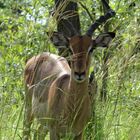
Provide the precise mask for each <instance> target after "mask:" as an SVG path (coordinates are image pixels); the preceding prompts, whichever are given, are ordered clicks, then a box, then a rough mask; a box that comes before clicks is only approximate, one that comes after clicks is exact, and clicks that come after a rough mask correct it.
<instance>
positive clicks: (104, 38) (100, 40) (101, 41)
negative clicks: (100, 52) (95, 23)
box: [95, 32, 115, 47]
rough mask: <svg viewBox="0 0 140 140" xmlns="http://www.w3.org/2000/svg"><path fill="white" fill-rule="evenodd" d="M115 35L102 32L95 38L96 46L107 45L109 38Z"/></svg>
mask: <svg viewBox="0 0 140 140" xmlns="http://www.w3.org/2000/svg"><path fill="white" fill-rule="evenodd" d="M114 37H115V33H113V32H108V33H102V34H100V35H99V36H97V38H96V39H95V44H96V46H97V47H98V46H99V47H107V46H108V44H109V43H110V42H111V40H112V39H113V38H114Z"/></svg>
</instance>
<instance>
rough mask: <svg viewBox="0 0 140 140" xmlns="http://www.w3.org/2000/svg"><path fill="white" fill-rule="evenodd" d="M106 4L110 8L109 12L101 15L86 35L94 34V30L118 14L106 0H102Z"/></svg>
mask: <svg viewBox="0 0 140 140" xmlns="http://www.w3.org/2000/svg"><path fill="white" fill-rule="evenodd" d="M102 2H103V4H104V6H105V7H106V8H107V9H108V12H107V13H106V14H105V15H104V16H101V17H100V18H99V19H97V20H96V21H95V22H94V23H93V24H92V25H91V26H90V27H89V29H88V30H87V32H86V35H88V36H92V34H93V32H94V31H95V30H96V29H97V28H98V27H99V26H100V25H102V24H103V23H104V22H106V21H107V20H108V19H110V18H112V17H114V16H115V15H116V13H115V11H113V10H112V9H111V8H110V7H109V5H108V4H107V2H106V1H105V0H102Z"/></svg>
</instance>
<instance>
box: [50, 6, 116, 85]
mask: <svg viewBox="0 0 140 140" xmlns="http://www.w3.org/2000/svg"><path fill="white" fill-rule="evenodd" d="M114 15H115V12H114V11H113V10H111V9H110V10H109V11H108V12H107V13H106V14H105V15H104V16H101V17H100V18H99V19H97V20H96V21H95V22H94V23H93V24H92V25H91V26H90V27H89V29H88V30H87V32H86V34H85V35H82V36H81V35H75V36H72V37H70V38H68V37H66V36H64V35H63V34H61V33H57V32H54V33H53V35H52V37H51V38H50V39H51V41H52V42H53V44H54V45H55V46H57V48H58V49H60V48H64V49H65V48H66V49H68V50H69V52H71V53H72V55H71V71H72V77H73V78H74V79H75V80H76V81H77V82H79V83H81V82H83V81H85V80H86V79H87V78H88V75H89V66H90V60H91V54H92V52H93V50H94V49H95V48H96V47H98V46H100V47H107V46H108V44H109V43H110V41H111V40H112V39H113V38H114V37H115V33H113V32H107V33H102V34H100V35H99V36H97V37H96V39H92V34H93V33H94V31H95V30H96V29H97V28H98V27H99V26H100V25H101V24H102V23H104V22H105V21H107V20H108V19H109V18H111V17H112V16H114ZM72 30H73V28H72Z"/></svg>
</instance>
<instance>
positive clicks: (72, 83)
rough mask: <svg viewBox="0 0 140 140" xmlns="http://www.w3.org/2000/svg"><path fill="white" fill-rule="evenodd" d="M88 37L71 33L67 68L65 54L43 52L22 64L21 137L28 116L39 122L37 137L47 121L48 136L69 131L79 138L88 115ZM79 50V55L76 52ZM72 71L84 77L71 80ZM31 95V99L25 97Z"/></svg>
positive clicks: (41, 136) (42, 133)
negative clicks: (24, 64)
mask: <svg viewBox="0 0 140 140" xmlns="http://www.w3.org/2000/svg"><path fill="white" fill-rule="evenodd" d="M90 43H91V38H90V37H88V36H82V37H73V38H72V39H71V40H70V47H71V49H72V51H73V61H72V62H71V69H70V67H69V65H68V63H67V61H66V59H65V58H63V57H60V56H56V55H53V54H50V53H43V54H41V55H38V56H36V57H33V58H31V59H30V60H28V62H27V64H26V68H25V76H24V79H25V85H26V88H27V93H26V102H27V103H26V106H25V108H26V113H25V121H24V122H25V126H24V138H25V139H26V140H27V139H28V138H29V129H30V125H28V124H29V123H31V121H32V120H31V119H29V117H30V118H33V117H36V118H38V120H39V121H40V123H41V127H39V130H38V132H39V133H40V134H38V140H41V139H44V138H45V135H46V129H45V125H46V123H47V126H48V129H49V131H50V140H59V139H60V137H61V136H63V135H65V134H67V133H71V134H72V135H73V136H74V140H82V132H83V129H84V127H85V125H86V124H87V122H88V119H89V117H90V107H91V105H90V104H91V103H90V97H89V94H88V75H89V65H90V59H91V58H90V56H89V54H88V49H89V47H90ZM79 54H80V56H78V55H79ZM74 72H77V73H81V72H85V80H84V81H82V82H78V81H76V80H75V77H74ZM29 94H30V95H31V100H28V101H27V98H28V96H29Z"/></svg>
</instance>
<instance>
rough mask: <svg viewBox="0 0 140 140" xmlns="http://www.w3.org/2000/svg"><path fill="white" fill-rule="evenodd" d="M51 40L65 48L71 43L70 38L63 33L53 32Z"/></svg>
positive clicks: (59, 46)
mask: <svg viewBox="0 0 140 140" xmlns="http://www.w3.org/2000/svg"><path fill="white" fill-rule="evenodd" d="M50 40H51V42H52V43H53V44H54V45H55V46H56V47H58V48H65V47H67V46H68V45H69V39H68V38H67V37H66V36H64V35H63V34H62V33H58V32H53V34H52V35H51V37H50Z"/></svg>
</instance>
